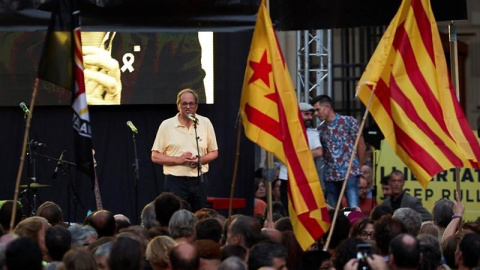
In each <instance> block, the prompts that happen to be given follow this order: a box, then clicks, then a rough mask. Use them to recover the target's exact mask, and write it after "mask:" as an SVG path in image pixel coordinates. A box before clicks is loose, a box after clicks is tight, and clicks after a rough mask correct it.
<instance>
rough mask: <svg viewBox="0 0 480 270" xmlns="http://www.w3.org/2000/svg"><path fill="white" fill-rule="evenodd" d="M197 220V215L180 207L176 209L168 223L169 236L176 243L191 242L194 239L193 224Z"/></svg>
mask: <svg viewBox="0 0 480 270" xmlns="http://www.w3.org/2000/svg"><path fill="white" fill-rule="evenodd" d="M197 221H198V219H197V217H195V215H194V214H193V213H192V212H190V211H188V210H185V209H180V210H178V211H176V212H175V213H173V215H172V218H171V219H170V222H169V223H168V229H169V230H170V236H171V237H172V238H173V240H175V242H177V243H180V242H187V243H190V244H191V243H193V242H194V241H195V230H194V226H195V223H196V222H197Z"/></svg>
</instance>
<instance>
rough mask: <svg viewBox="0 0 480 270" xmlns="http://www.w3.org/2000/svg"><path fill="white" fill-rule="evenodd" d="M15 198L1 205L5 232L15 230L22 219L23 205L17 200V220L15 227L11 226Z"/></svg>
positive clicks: (0, 219)
mask: <svg viewBox="0 0 480 270" xmlns="http://www.w3.org/2000/svg"><path fill="white" fill-rule="evenodd" d="M12 211H13V200H7V201H5V202H4V203H3V204H2V206H1V207H0V225H2V227H3V230H4V231H5V233H6V234H7V233H9V232H11V231H13V229H14V228H15V227H16V226H17V224H18V223H20V221H21V220H22V206H21V205H20V203H19V202H17V210H16V213H15V221H14V222H13V228H10V221H11V218H12Z"/></svg>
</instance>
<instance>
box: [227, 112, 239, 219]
mask: <svg viewBox="0 0 480 270" xmlns="http://www.w3.org/2000/svg"><path fill="white" fill-rule="evenodd" d="M241 121H242V118H241V117H240V112H239V113H238V121H237V125H238V126H237V147H236V149H235V162H234V165H233V175H232V184H231V186H230V201H229V202H228V218H230V217H231V216H232V208H233V195H234V193H235V184H236V182H237V172H238V160H239V159H240V136H241V135H242V123H241Z"/></svg>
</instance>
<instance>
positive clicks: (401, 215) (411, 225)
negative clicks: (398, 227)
mask: <svg viewBox="0 0 480 270" xmlns="http://www.w3.org/2000/svg"><path fill="white" fill-rule="evenodd" d="M393 217H394V218H398V219H399V220H401V221H402V222H403V224H405V227H406V228H407V233H409V234H411V235H413V236H416V235H417V234H418V231H419V230H420V227H421V226H422V215H420V213H418V212H417V211H415V210H413V209H411V208H406V207H402V208H398V209H397V210H395V212H393Z"/></svg>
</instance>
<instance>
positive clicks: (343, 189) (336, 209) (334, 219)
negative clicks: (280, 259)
mask: <svg viewBox="0 0 480 270" xmlns="http://www.w3.org/2000/svg"><path fill="white" fill-rule="evenodd" d="M375 88H376V86H374V87H373V89H372V91H371V92H370V98H369V100H368V104H367V108H366V109H365V113H364V114H363V119H362V123H360V127H359V129H358V133H357V138H356V139H355V144H354V145H353V151H352V154H351V155H350V161H349V162H348V167H347V173H346V174H345V180H344V181H343V185H342V190H341V191H340V197H339V198H338V201H337V205H336V206H335V213H334V215H333V219H332V223H331V225H330V230H328V236H327V241H325V245H324V246H323V250H324V251H327V249H328V245H330V241H331V240H332V235H333V230H334V229H335V223H336V222H337V217H338V212H339V210H340V205H342V200H343V194H344V193H345V188H346V187H347V181H348V178H349V177H348V175H350V171H351V169H352V164H353V159H354V158H355V155H356V151H357V150H356V149H357V146H358V142H359V141H360V137H361V136H362V130H363V127H364V126H365V121H366V120H367V116H368V111H369V110H370V106H371V105H372V99H373V94H374V92H375ZM357 207H358V205H357Z"/></svg>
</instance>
